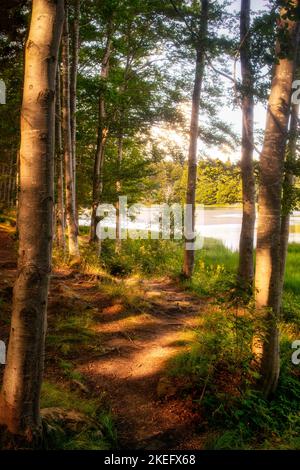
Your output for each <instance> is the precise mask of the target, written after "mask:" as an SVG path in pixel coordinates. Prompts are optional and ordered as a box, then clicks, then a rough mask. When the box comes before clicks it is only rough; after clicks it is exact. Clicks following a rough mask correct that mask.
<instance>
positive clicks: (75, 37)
mask: <svg viewBox="0 0 300 470" xmlns="http://www.w3.org/2000/svg"><path fill="white" fill-rule="evenodd" d="M79 19H80V0H75V7H74V20H73V23H72V62H71V73H70V120H71V140H72V163H73V185H74V191H73V195H74V207H75V219H76V225H77V226H78V208H77V196H76V98H77V73H78V53H79Z"/></svg>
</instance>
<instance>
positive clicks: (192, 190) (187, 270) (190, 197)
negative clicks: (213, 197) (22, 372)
mask: <svg viewBox="0 0 300 470" xmlns="http://www.w3.org/2000/svg"><path fill="white" fill-rule="evenodd" d="M207 23H208V0H201V17H200V34H199V36H200V39H199V42H198V45H197V51H196V52H197V55H196V72H195V81H194V91H193V98H192V114H191V125H190V143H189V154H188V182H187V192H186V204H187V205H189V206H190V207H191V208H192V220H191V227H190V228H191V230H192V232H194V229H195V195H196V183H197V144H198V137H199V107H200V95H201V87H202V80H203V74H204V60H205V41H206V36H207ZM191 242H192V240H188V239H186V240H185V251H184V263H183V275H184V276H185V277H186V278H190V277H191V276H192V274H193V270H194V262H195V251H194V250H190V249H188V244H190V243H191Z"/></svg>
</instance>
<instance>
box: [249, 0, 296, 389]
mask: <svg viewBox="0 0 300 470" xmlns="http://www.w3.org/2000/svg"><path fill="white" fill-rule="evenodd" d="M297 5H298V0H297ZM285 12H286V10H285V9H284V8H282V9H281V20H280V25H281V27H282V28H287V29H286V32H287V36H288V40H289V44H288V46H289V51H290V53H291V54H290V56H289V57H286V58H281V56H280V52H281V44H280V43H279V41H278V42H277V47H276V55H277V58H278V63H277V64H276V66H275V68H274V74H273V80H272V86H271V93H270V97H269V103H268V111H267V122H266V130H265V137H264V143H263V149H262V153H261V158H260V184H259V200H258V203H259V217H258V229H257V250H256V274H255V290H256V308H257V312H258V313H260V314H262V321H263V323H264V325H263V326H264V328H263V331H262V332H261V336H262V339H261V348H262V350H261V353H260V354H259V356H258V359H259V361H260V371H261V377H262V378H261V388H262V391H263V393H264V395H265V396H266V397H268V396H270V395H271V394H272V393H273V392H274V391H275V390H276V387H277V383H278V378H279V333H278V317H279V313H280V307H281V297H282V289H281V285H280V254H281V253H280V231H281V194H282V181H283V165H284V157H285V149H286V141H287V133H288V132H287V130H288V120H289V113H290V100H291V90H292V82H293V76H294V68H295V62H296V60H295V59H296V43H297V41H296V38H297V35H298V24H299V23H298V22H295V21H291V20H288V19H284V18H283V15H284V13H285ZM285 46H286V45H285ZM285 50H287V49H286V48H285Z"/></svg>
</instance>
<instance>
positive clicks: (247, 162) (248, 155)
mask: <svg viewBox="0 0 300 470" xmlns="http://www.w3.org/2000/svg"><path fill="white" fill-rule="evenodd" d="M249 28H250V0H241V16H240V44H241V46H240V58H241V72H242V119H243V124H242V158H241V174H242V188H243V189H242V190H243V219H242V228H241V235H240V247H239V267H238V278H239V281H240V282H241V284H242V285H243V286H244V287H245V288H249V287H250V286H251V285H252V282H253V276H254V262H253V251H254V226H255V179H254V172H253V109H254V99H253V72H252V67H251V61H250V37H249Z"/></svg>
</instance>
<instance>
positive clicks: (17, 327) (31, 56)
mask: <svg viewBox="0 0 300 470" xmlns="http://www.w3.org/2000/svg"><path fill="white" fill-rule="evenodd" d="M63 16H64V11H63V1H62V0H33V2H32V16H31V23H30V30H29V36H28V39H27V42H26V55H25V74H24V91H23V104H22V113H21V147H20V201H19V234H20V244H19V257H18V273H17V280H16V283H15V287H14V293H13V313H12V323H11V331H10V339H9V346H8V354H7V364H6V367H5V372H4V379H3V387H2V391H1V396H0V423H1V424H4V425H5V426H6V427H7V428H8V430H9V431H10V432H11V433H13V434H16V435H22V436H24V437H26V438H27V439H28V440H29V441H32V440H34V438H35V437H36V436H38V435H39V434H40V433H41V420H40V411H39V409H40V390H41V383H42V375H43V366H44V344H45V332H46V311H47V297H48V285H49V275H50V270H51V249H52V214H53V205H54V200H53V199H54V194H53V160H54V159H53V157H54V113H55V75H56V66H57V55H58V49H59V44H60V38H61V31H62V25H63Z"/></svg>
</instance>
